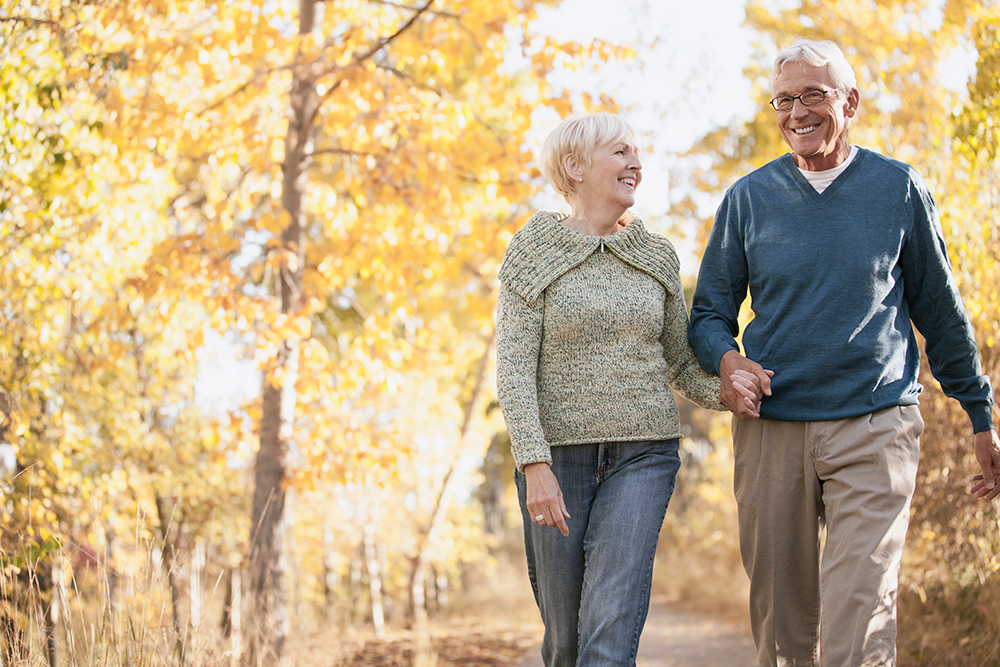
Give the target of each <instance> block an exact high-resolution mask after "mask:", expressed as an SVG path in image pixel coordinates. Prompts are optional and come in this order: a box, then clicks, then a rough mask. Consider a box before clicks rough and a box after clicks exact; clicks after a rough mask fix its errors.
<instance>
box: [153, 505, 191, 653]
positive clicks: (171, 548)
mask: <svg viewBox="0 0 1000 667" xmlns="http://www.w3.org/2000/svg"><path fill="white" fill-rule="evenodd" d="M155 500H156V518H157V520H158V521H159V524H160V540H161V541H162V542H163V556H162V562H163V571H164V573H165V574H166V576H167V585H168V587H169V588H170V615H171V620H172V622H173V626H174V652H175V653H176V654H177V661H178V663H179V664H180V665H187V637H186V634H187V633H185V632H184V624H183V621H182V619H181V585H180V581H179V577H178V574H177V568H178V565H177V544H176V540H174V539H173V538H172V537H171V535H170V523H171V518H170V517H169V516H167V513H168V510H167V503H166V501H165V500H164V498H163V496H161V495H160V494H158V493H157V494H156V497H155Z"/></svg>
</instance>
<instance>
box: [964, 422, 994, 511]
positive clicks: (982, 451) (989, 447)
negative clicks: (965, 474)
mask: <svg viewBox="0 0 1000 667" xmlns="http://www.w3.org/2000/svg"><path fill="white" fill-rule="evenodd" d="M976 460H977V461H979V467H980V468H982V469H983V471H982V472H981V473H979V474H977V475H975V476H974V477H973V478H972V481H974V482H978V484H976V485H975V486H973V487H972V491H971V493H972V494H973V495H974V496H975V497H976V498H983V499H985V500H993V499H994V498H996V497H997V494H1000V437H997V432H996V431H995V430H993V431H980V432H979V433H977V434H976Z"/></svg>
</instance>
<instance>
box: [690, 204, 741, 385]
mask: <svg viewBox="0 0 1000 667" xmlns="http://www.w3.org/2000/svg"><path fill="white" fill-rule="evenodd" d="M748 275H749V274H748V269H747V259H746V254H745V252H744V246H743V239H742V235H741V234H740V221H739V206H738V204H737V203H735V202H734V201H733V192H732V190H730V192H729V193H727V194H726V196H725V198H724V199H723V200H722V204H720V205H719V209H718V210H717V211H716V214H715V223H714V224H713V225H712V233H711V235H710V236H709V239H708V245H707V247H706V248H705V255H704V257H703V258H702V260H701V268H700V269H699V271H698V285H697V287H696V288H695V291H694V302H693V305H692V307H691V324H690V326H689V327H688V340H689V341H690V343H691V347H692V349H694V351H695V354H697V356H698V362H699V363H700V364H701V367H702V368H703V369H704V370H705V371H707V372H709V373H718V372H719V364H720V363H721V361H722V356H723V355H724V354H725V353H726V352H728V351H730V350H736V351H737V352H739V345H738V344H737V343H736V335H737V334H738V333H739V330H740V325H739V315H740V306H741V305H742V304H743V301H744V300H745V299H746V295H747V286H748V284H749V281H748Z"/></svg>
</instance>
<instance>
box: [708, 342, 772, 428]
mask: <svg viewBox="0 0 1000 667" xmlns="http://www.w3.org/2000/svg"><path fill="white" fill-rule="evenodd" d="M772 375H774V371H769V370H765V369H764V367H763V366H761V365H760V364H758V363H757V362H756V361H751V360H749V359H747V358H746V357H744V356H743V355H742V354H740V353H739V352H737V351H736V350H730V351H729V352H726V353H725V354H724V355H722V361H721V362H720V363H719V379H720V380H721V381H722V387H721V389H720V390H719V401H720V402H721V403H722V404H723V405H725V406H726V407H727V408H729V409H730V410H731V411H732V412H733V414H735V415H736V416H737V417H739V418H740V419H756V418H758V417H760V399H761V398H762V397H763V396H770V395H771V376H772Z"/></svg>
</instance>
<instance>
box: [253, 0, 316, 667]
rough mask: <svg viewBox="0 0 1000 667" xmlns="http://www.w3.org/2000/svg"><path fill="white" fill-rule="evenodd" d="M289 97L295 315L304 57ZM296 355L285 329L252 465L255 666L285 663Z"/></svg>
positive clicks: (307, 114)
mask: <svg viewBox="0 0 1000 667" xmlns="http://www.w3.org/2000/svg"><path fill="white" fill-rule="evenodd" d="M315 11H316V3H315V1H314V0H301V2H300V8H299V33H300V34H305V33H308V32H310V31H311V30H312V27H313V23H314V18H315ZM289 103H290V112H289V123H288V134H287V136H286V137H285V157H284V162H283V164H282V193H281V205H282V208H283V209H284V210H285V212H286V213H287V214H288V215H287V220H288V223H287V226H286V227H285V229H284V230H283V232H282V234H281V244H280V246H279V248H278V249H277V251H278V252H280V253H281V255H282V256H281V261H280V262H279V267H280V270H279V271H278V272H277V275H276V277H275V283H276V284H275V298H276V300H277V306H278V312H279V313H281V314H282V315H284V316H286V317H288V318H294V317H296V316H297V315H298V314H299V308H300V306H301V293H302V278H303V269H304V263H305V234H304V231H303V230H304V228H305V224H304V223H305V220H304V217H305V215H304V211H303V209H302V199H303V192H304V190H305V186H306V181H307V179H308V172H309V164H310V157H309V153H310V150H311V143H312V135H313V127H314V122H315V117H316V116H315V111H316V109H317V106H318V104H319V96H318V94H317V91H316V82H315V79H314V76H313V74H312V72H311V70H310V68H309V67H308V66H307V64H304V63H303V62H302V59H299V62H297V63H296V65H295V67H293V75H292V88H291V92H290V94H289ZM298 354H299V341H298V338H297V337H295V336H293V335H289V336H287V337H286V338H285V340H284V341H283V343H282V345H281V347H280V349H279V352H278V355H277V359H276V360H275V365H274V369H273V372H271V373H268V374H266V376H265V379H264V388H263V396H262V407H261V422H260V448H259V450H258V452H257V460H256V462H255V465H254V476H255V480H254V483H255V487H254V497H253V509H252V512H253V513H252V517H251V519H252V524H251V530H252V533H251V543H250V559H249V573H248V574H249V586H248V589H249V591H248V593H249V596H248V597H249V607H248V623H247V630H248V632H247V654H246V656H245V660H244V662H245V664H246V665H248V666H250V667H263V666H264V665H266V666H267V667H274V666H275V665H279V664H281V663H282V661H283V655H284V646H285V641H286V639H287V637H288V632H289V626H290V619H289V603H288V583H287V581H286V578H285V571H286V558H287V554H286V551H287V530H288V529H287V526H286V520H285V489H284V486H283V483H284V481H285V468H286V465H287V460H286V459H287V456H288V441H289V439H290V437H291V434H292V426H293V418H294V415H295V401H296V396H295V381H296V379H297V376H298Z"/></svg>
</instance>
